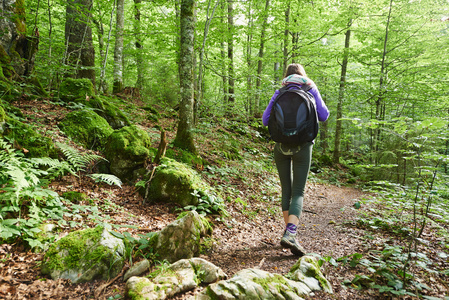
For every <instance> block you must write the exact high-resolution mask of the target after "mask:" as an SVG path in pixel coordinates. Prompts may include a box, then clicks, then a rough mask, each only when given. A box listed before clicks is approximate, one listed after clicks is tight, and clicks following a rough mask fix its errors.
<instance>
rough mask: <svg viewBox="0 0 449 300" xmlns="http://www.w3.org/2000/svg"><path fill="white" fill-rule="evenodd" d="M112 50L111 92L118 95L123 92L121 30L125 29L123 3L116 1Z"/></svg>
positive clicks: (122, 0)
mask: <svg viewBox="0 0 449 300" xmlns="http://www.w3.org/2000/svg"><path fill="white" fill-rule="evenodd" d="M115 26H116V31H115V48H114V84H113V87H112V92H113V93H114V94H117V93H120V92H121V91H122V90H123V30H124V27H125V1H124V0H117V21H116V24H115Z"/></svg>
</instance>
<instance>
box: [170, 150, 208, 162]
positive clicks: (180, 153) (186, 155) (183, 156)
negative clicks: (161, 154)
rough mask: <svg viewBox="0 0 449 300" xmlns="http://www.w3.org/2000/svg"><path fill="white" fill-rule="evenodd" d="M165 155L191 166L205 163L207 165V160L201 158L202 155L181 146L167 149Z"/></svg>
mask: <svg viewBox="0 0 449 300" xmlns="http://www.w3.org/2000/svg"><path fill="white" fill-rule="evenodd" d="M165 156H166V157H168V158H172V159H174V160H177V161H179V162H183V163H185V164H188V165H190V166H195V167H202V166H203V165H205V161H204V160H203V159H202V158H201V156H199V155H195V154H192V153H191V152H189V151H186V150H182V149H180V148H176V149H171V148H169V149H167V151H166V153H165Z"/></svg>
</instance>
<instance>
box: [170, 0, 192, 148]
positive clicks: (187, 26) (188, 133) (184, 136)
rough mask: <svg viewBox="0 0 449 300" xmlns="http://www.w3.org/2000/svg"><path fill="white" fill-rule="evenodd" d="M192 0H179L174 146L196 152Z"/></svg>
mask: <svg viewBox="0 0 449 300" xmlns="http://www.w3.org/2000/svg"><path fill="white" fill-rule="evenodd" d="M194 7H195V1H194V0H182V1H181V47H180V49H181V51H180V68H179V69H180V74H179V75H180V76H179V77H180V86H181V105H180V108H179V123H178V131H177V133H176V138H175V141H174V144H175V146H177V147H179V148H181V149H185V150H188V151H190V152H192V153H197V150H196V147H195V143H194V136H193V127H194V120H193V103H194V98H193V95H194V87H193V81H194V77H193V67H194V66H193V56H194V35H195V23H194Z"/></svg>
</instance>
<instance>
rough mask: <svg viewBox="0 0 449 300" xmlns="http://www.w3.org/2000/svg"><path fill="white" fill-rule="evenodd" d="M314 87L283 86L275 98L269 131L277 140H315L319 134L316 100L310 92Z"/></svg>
mask: <svg viewBox="0 0 449 300" xmlns="http://www.w3.org/2000/svg"><path fill="white" fill-rule="evenodd" d="M311 88H312V87H311V86H309V85H302V86H301V88H299V89H296V88H291V89H289V88H288V86H285V87H282V88H281V89H280V90H279V95H278V96H277V97H276V99H274V103H273V107H272V109H271V113H270V118H269V119H268V131H269V133H270V136H271V138H272V139H273V141H275V142H279V143H283V144H289V145H299V144H301V143H305V142H311V141H313V140H314V139H315V138H316V136H317V134H318V117H317V112H316V102H315V98H314V97H313V95H312V94H311V93H310V92H309V90H310V89H311Z"/></svg>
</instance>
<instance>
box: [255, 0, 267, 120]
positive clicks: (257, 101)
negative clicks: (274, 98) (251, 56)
mask: <svg viewBox="0 0 449 300" xmlns="http://www.w3.org/2000/svg"><path fill="white" fill-rule="evenodd" d="M269 6H270V0H266V1H265V9H264V11H263V21H262V31H261V32H260V45H259V55H258V60H257V80H256V90H257V92H256V97H255V103H254V108H255V113H256V117H258V114H260V90H261V81H262V67H263V55H264V48H265V31H266V29H267V24H268V7H269Z"/></svg>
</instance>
